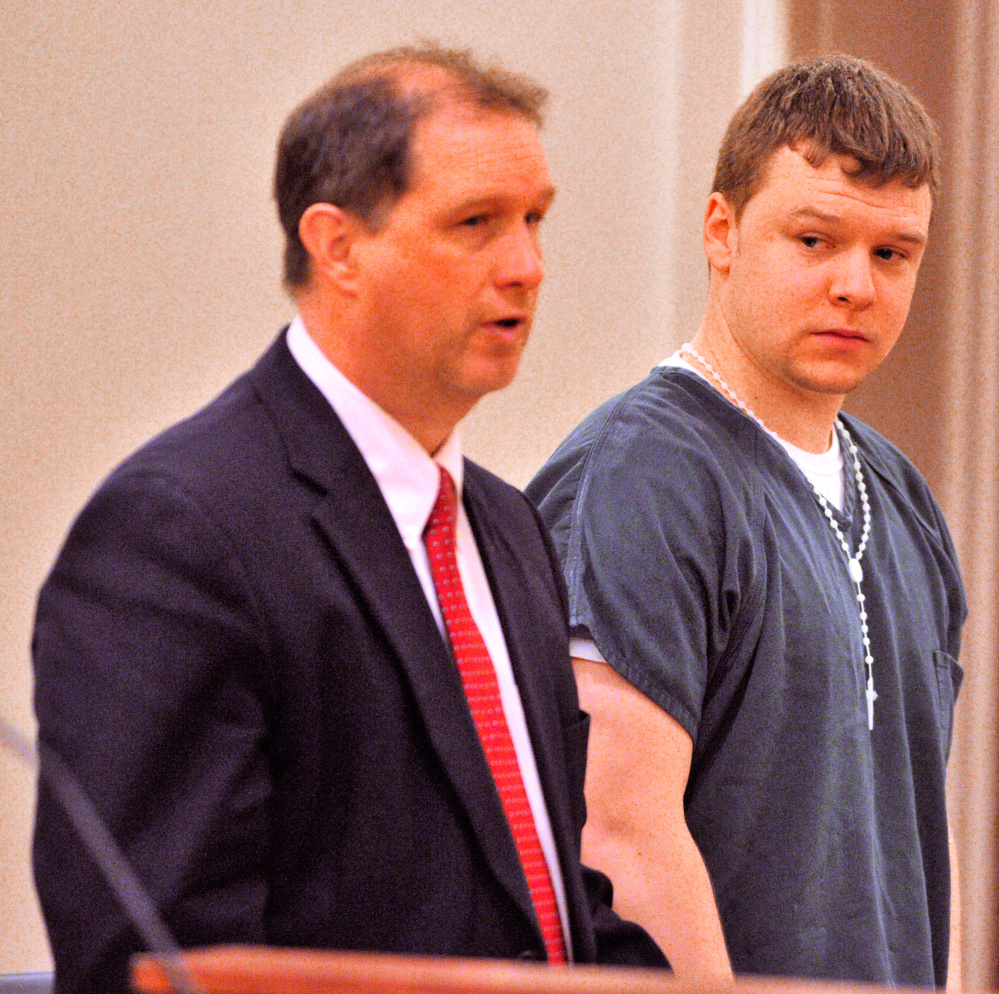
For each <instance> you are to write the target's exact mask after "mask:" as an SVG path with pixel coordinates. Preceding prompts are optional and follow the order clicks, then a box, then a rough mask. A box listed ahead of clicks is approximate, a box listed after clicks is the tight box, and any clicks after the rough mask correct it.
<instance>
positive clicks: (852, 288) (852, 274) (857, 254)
mask: <svg viewBox="0 0 999 994" xmlns="http://www.w3.org/2000/svg"><path fill="white" fill-rule="evenodd" d="M876 292H877V291H876V290H875V287H874V260H873V259H872V258H871V256H870V253H869V252H868V251H867V249H866V248H862V247H860V246H858V247H857V248H856V249H850V250H848V251H846V252H843V253H842V254H841V255H840V257H839V258H838V259H837V260H836V267H835V270H834V272H833V278H832V282H831V283H830V286H829V295H830V297H832V298H834V300H835V301H836V302H838V303H842V304H850V305H852V306H854V307H868V306H870V305H871V304H872V303H874V298H875V296H876Z"/></svg>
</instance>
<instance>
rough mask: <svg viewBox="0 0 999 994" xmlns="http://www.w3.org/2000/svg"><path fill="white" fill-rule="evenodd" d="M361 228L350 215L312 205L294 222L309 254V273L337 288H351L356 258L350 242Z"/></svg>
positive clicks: (353, 285) (329, 205)
mask: <svg viewBox="0 0 999 994" xmlns="http://www.w3.org/2000/svg"><path fill="white" fill-rule="evenodd" d="M360 227H361V222H360V220H359V219H358V218H357V217H355V216H354V215H353V214H350V213H349V212H347V211H345V210H343V208H341V207H337V206H335V205H334V204H312V205H310V206H309V207H308V208H306V210H305V213H304V214H303V215H302V218H301V220H300V221H299V222H298V237H299V238H300V239H301V240H302V244H303V245H304V246H305V251H306V252H308V253H309V259H310V261H311V265H310V273H311V275H312V276H313V277H315V276H320V277H322V278H324V279H326V280H328V281H329V282H330V283H332V284H333V285H334V286H335V287H336V288H337V289H339V290H340V291H342V292H345V293H352V292H353V291H354V289H355V278H356V275H357V273H356V270H357V267H356V259H355V254H354V251H353V248H354V241H355V239H356V237H357V235H358V232H359V230H360Z"/></svg>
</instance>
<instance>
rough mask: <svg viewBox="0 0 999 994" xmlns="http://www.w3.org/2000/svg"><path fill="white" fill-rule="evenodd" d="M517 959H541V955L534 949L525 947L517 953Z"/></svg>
mask: <svg viewBox="0 0 999 994" xmlns="http://www.w3.org/2000/svg"><path fill="white" fill-rule="evenodd" d="M517 959H522V960H540V959H541V957H540V956H539V955H538V953H537V952H536V951H535V950H534V949H525V950H524V951H523V952H520V953H517Z"/></svg>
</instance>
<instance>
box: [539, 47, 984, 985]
mask: <svg viewBox="0 0 999 994" xmlns="http://www.w3.org/2000/svg"><path fill="white" fill-rule="evenodd" d="M937 172H938V164H937V152H936V147H935V135H934V128H933V125H932V122H931V121H930V120H929V118H928V117H927V115H926V113H925V111H924V110H923V108H922V107H921V106H920V105H919V104H918V103H917V102H916V101H915V99H914V98H913V97H912V96H911V94H909V93H908V92H907V91H906V90H905V89H904V88H903V87H901V86H900V85H899V84H898V83H896V82H895V81H893V80H891V79H890V78H888V77H886V76H885V75H883V74H882V73H880V72H878V71H877V70H875V69H874V68H873V67H871V66H869V65H867V64H865V63H863V62H859V61H855V60H850V59H843V58H829V59H821V60H816V61H813V62H811V63H804V64H799V65H794V66H790V67H787V68H785V69H783V70H781V71H779V72H777V73H775V74H774V75H773V76H771V77H769V78H768V79H767V80H765V81H764V82H763V83H761V84H760V86H759V87H758V88H757V89H756V90H755V91H754V92H753V93H752V94H751V95H750V97H749V98H748V99H747V100H746V102H745V103H744V104H743V105H742V107H741V108H740V109H739V110H738V111H737V113H736V114H735V116H734V118H733V120H732V122H731V124H730V126H729V128H728V131H727V133H726V136H725V139H724V141H723V144H722V148H721V152H720V154H719V159H718V167H717V173H716V177H715V183H714V188H713V192H712V194H711V196H710V198H709V200H708V204H707V209H706V212H705V216H704V229H703V234H704V247H705V252H706V254H707V258H708V263H709V267H710V283H709V293H708V302H707V308H706V312H705V316H704V319H703V322H702V324H701V326H700V328H699V329H698V331H697V333H696V335H695V336H694V337H693V339H692V341H691V342H690V343H689V344H687V345H684V346H683V347H682V348H681V349H680V350H679V351H678V352H677V353H676V354H675V355H674V356H672V357H671V358H670V359H667V360H666V361H665V362H664V363H663V364H662V365H661V366H659V367H658V368H656V369H655V370H654V371H653V372H652V373H651V374H650V375H649V377H648V378H647V379H646V380H645V381H643V382H642V383H640V384H638V385H637V386H635V387H633V388H632V389H631V390H629V391H627V392H625V393H624V394H622V395H620V396H618V397H615V398H614V399H612V400H610V401H608V402H607V403H606V404H604V405H603V406H602V407H600V408H599V409H598V410H597V411H595V412H594V413H593V414H591V415H590V416H589V417H588V418H587V419H586V420H585V421H584V422H583V423H582V424H581V425H580V426H579V427H578V428H577V429H576V430H575V431H574V432H573V433H572V434H571V435H570V436H569V437H568V438H567V439H566V441H565V442H564V443H563V444H562V445H561V446H560V447H559V449H558V450H557V451H556V452H555V453H554V455H553V456H552V457H551V459H550V460H549V462H548V463H547V464H546V465H545V467H544V468H543V469H542V470H541V472H540V473H539V474H538V476H537V477H536V478H535V479H534V480H533V481H532V483H531V485H530V486H529V487H528V491H527V492H528V495H529V496H530V497H531V498H532V499H533V500H534V501H535V502H536V504H537V505H538V507H539V508H540V509H541V513H542V516H543V517H544V518H545V520H546V522H547V524H548V525H549V527H550V528H551V529H552V532H553V535H554V537H555V541H556V546H557V548H558V550H559V553H560V555H561V558H562V561H563V566H564V570H565V575H566V578H567V581H568V587H569V595H570V611H571V624H572V626H573V632H574V635H575V640H574V642H573V646H572V652H573V656H574V664H575V668H576V675H577V681H578V684H579V688H580V697H581V703H582V706H583V707H584V708H585V709H586V710H588V711H589V712H590V714H591V716H592V720H593V728H592V737H591V747H590V767H589V770H588V775H587V799H588V802H589V812H590V821H589V823H588V826H587V830H586V832H585V833H584V854H585V858H587V859H588V860H589V861H591V862H592V863H593V864H594V865H597V866H599V867H601V868H602V869H604V870H606V871H608V872H610V873H611V874H612V875H613V877H614V879H615V883H616V885H617V888H618V891H617V900H618V903H617V907H618V909H619V910H620V911H621V912H622V913H623V914H626V915H628V916H629V917H632V918H634V919H635V920H637V921H639V922H641V923H642V924H643V925H644V926H645V927H646V929H648V931H649V932H650V933H651V934H652V935H653V937H654V938H656V939H657V941H658V942H659V943H660V945H661V946H662V948H663V950H664V951H665V952H666V954H667V956H668V957H669V959H670V961H671V963H672V965H673V967H674V969H675V971H676V973H677V975H678V976H680V977H683V976H688V977H725V976H728V975H730V974H731V972H732V971H733V970H734V971H735V972H737V973H755V974H777V975H799V976H809V977H826V978H842V979H850V980H865V981H875V982H880V983H886V984H892V985H896V984H897V985H916V986H942V985H943V984H944V983H945V982H949V983H950V984H952V985H954V984H956V983H957V982H958V981H959V966H958V954H959V942H958V938H957V936H958V928H959V915H958V912H957V900H956V895H957V884H956V880H955V878H954V877H952V875H951V865H952V859H951V855H952V853H951V846H950V840H949V833H948V826H947V814H946V808H945V798H944V786H945V775H946V762H947V754H948V751H949V748H950V737H951V726H952V717H953V705H954V698H955V695H956V693H957V690H958V685H959V683H960V670H959V668H958V665H957V663H956V661H955V660H956V656H957V653H958V646H959V639H960V630H961V624H962V622H963V619H964V614H965V603H964V597H963V593H962V587H961V582H960V577H959V574H958V567H957V562H956V559H955V555H954V550H953V547H952V545H951V541H950V538H949V536H948V533H947V528H946V525H945V523H944V521H943V518H942V516H941V513H940V510H939V508H938V506H937V504H936V503H935V501H934V499H933V497H932V496H931V494H930V493H929V490H928V489H927V486H926V484H925V482H924V481H923V480H922V478H921V477H920V475H919V473H918V472H917V471H916V469H915V468H914V467H913V465H912V464H911V463H910V462H909V461H908V460H907V459H906V458H905V457H904V456H903V455H902V454H901V453H900V452H899V451H898V450H896V449H895V448H894V447H893V446H892V445H891V444H890V443H888V442H887V441H886V440H885V439H884V438H882V437H881V436H880V435H878V434H877V433H876V432H874V431H873V430H872V429H870V428H868V427H867V426H866V425H864V424H862V423H860V422H859V421H857V420H856V419H854V418H852V417H849V416H847V415H844V414H841V413H840V409H841V406H842V404H843V400H844V398H845V397H846V395H847V394H848V393H849V392H850V391H851V390H853V389H854V388H855V387H856V386H858V385H859V384H860V383H861V382H863V381H864V379H866V377H867V376H869V375H870V374H871V373H872V372H873V371H874V370H875V369H876V368H877V367H878V365H879V364H880V363H881V362H882V361H883V359H884V358H885V356H886V355H887V354H888V352H889V351H890V350H891V348H892V346H893V345H894V344H895V342H896V340H897V339H898V336H899V334H900V333H901V331H902V326H903V324H904V322H905V319H906V315H907V313H908V309H909V304H910V301H911V299H912V294H913V290H914V287H915V283H916V275H917V271H918V269H919V264H920V260H921V258H922V255H923V250H924V247H925V244H926V239H927V234H928V230H929V223H930V214H931V210H932V206H933V198H934V195H935V192H936V188H937V182H938V180H937Z"/></svg>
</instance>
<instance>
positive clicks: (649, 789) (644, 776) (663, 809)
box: [572, 659, 693, 834]
mask: <svg viewBox="0 0 999 994" xmlns="http://www.w3.org/2000/svg"><path fill="white" fill-rule="evenodd" d="M572 664H573V669H574V670H575V673H576V683H577V686H578V688H579V701H580V706H581V707H582V708H583V710H584V711H588V712H589V714H590V720H591V727H590V749H589V759H588V763H587V770H586V797H587V803H588V805H589V808H590V817H591V820H592V821H593V822H594V823H595V824H594V825H593V826H591V827H592V828H593V829H597V830H602V831H608V832H619V831H625V832H626V833H627V834H632V833H633V832H634V831H635V830H636V829H638V830H640V831H641V830H642V829H643V827H644V826H649V827H650V828H651V826H653V825H658V826H659V829H658V830H657V831H661V828H662V824H663V819H664V818H667V819H670V820H674V819H677V818H679V819H680V820H682V819H683V795H684V791H685V790H686V787H687V778H688V776H689V774H690V760H691V756H692V754H693V741H692V740H691V737H690V735H689V734H688V732H687V731H686V729H685V728H684V727H683V726H682V725H681V724H680V723H679V722H678V721H677V720H676V719H675V718H673V717H672V716H671V715H669V714H667V713H666V712H665V711H663V709H662V708H660V707H659V706H658V705H657V704H655V703H653V702H652V701H651V700H649V698H647V697H646V696H645V695H644V694H643V693H642V692H641V691H639V690H636V689H635V687H633V686H632V685H631V684H630V683H628V681H627V680H625V679H624V677H622V676H621V675H620V674H618V673H617V672H615V671H614V670H613V669H612V668H611V667H610V666H608V665H607V664H606V663H598V662H593V661H592V660H588V659H573V661H572Z"/></svg>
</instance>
